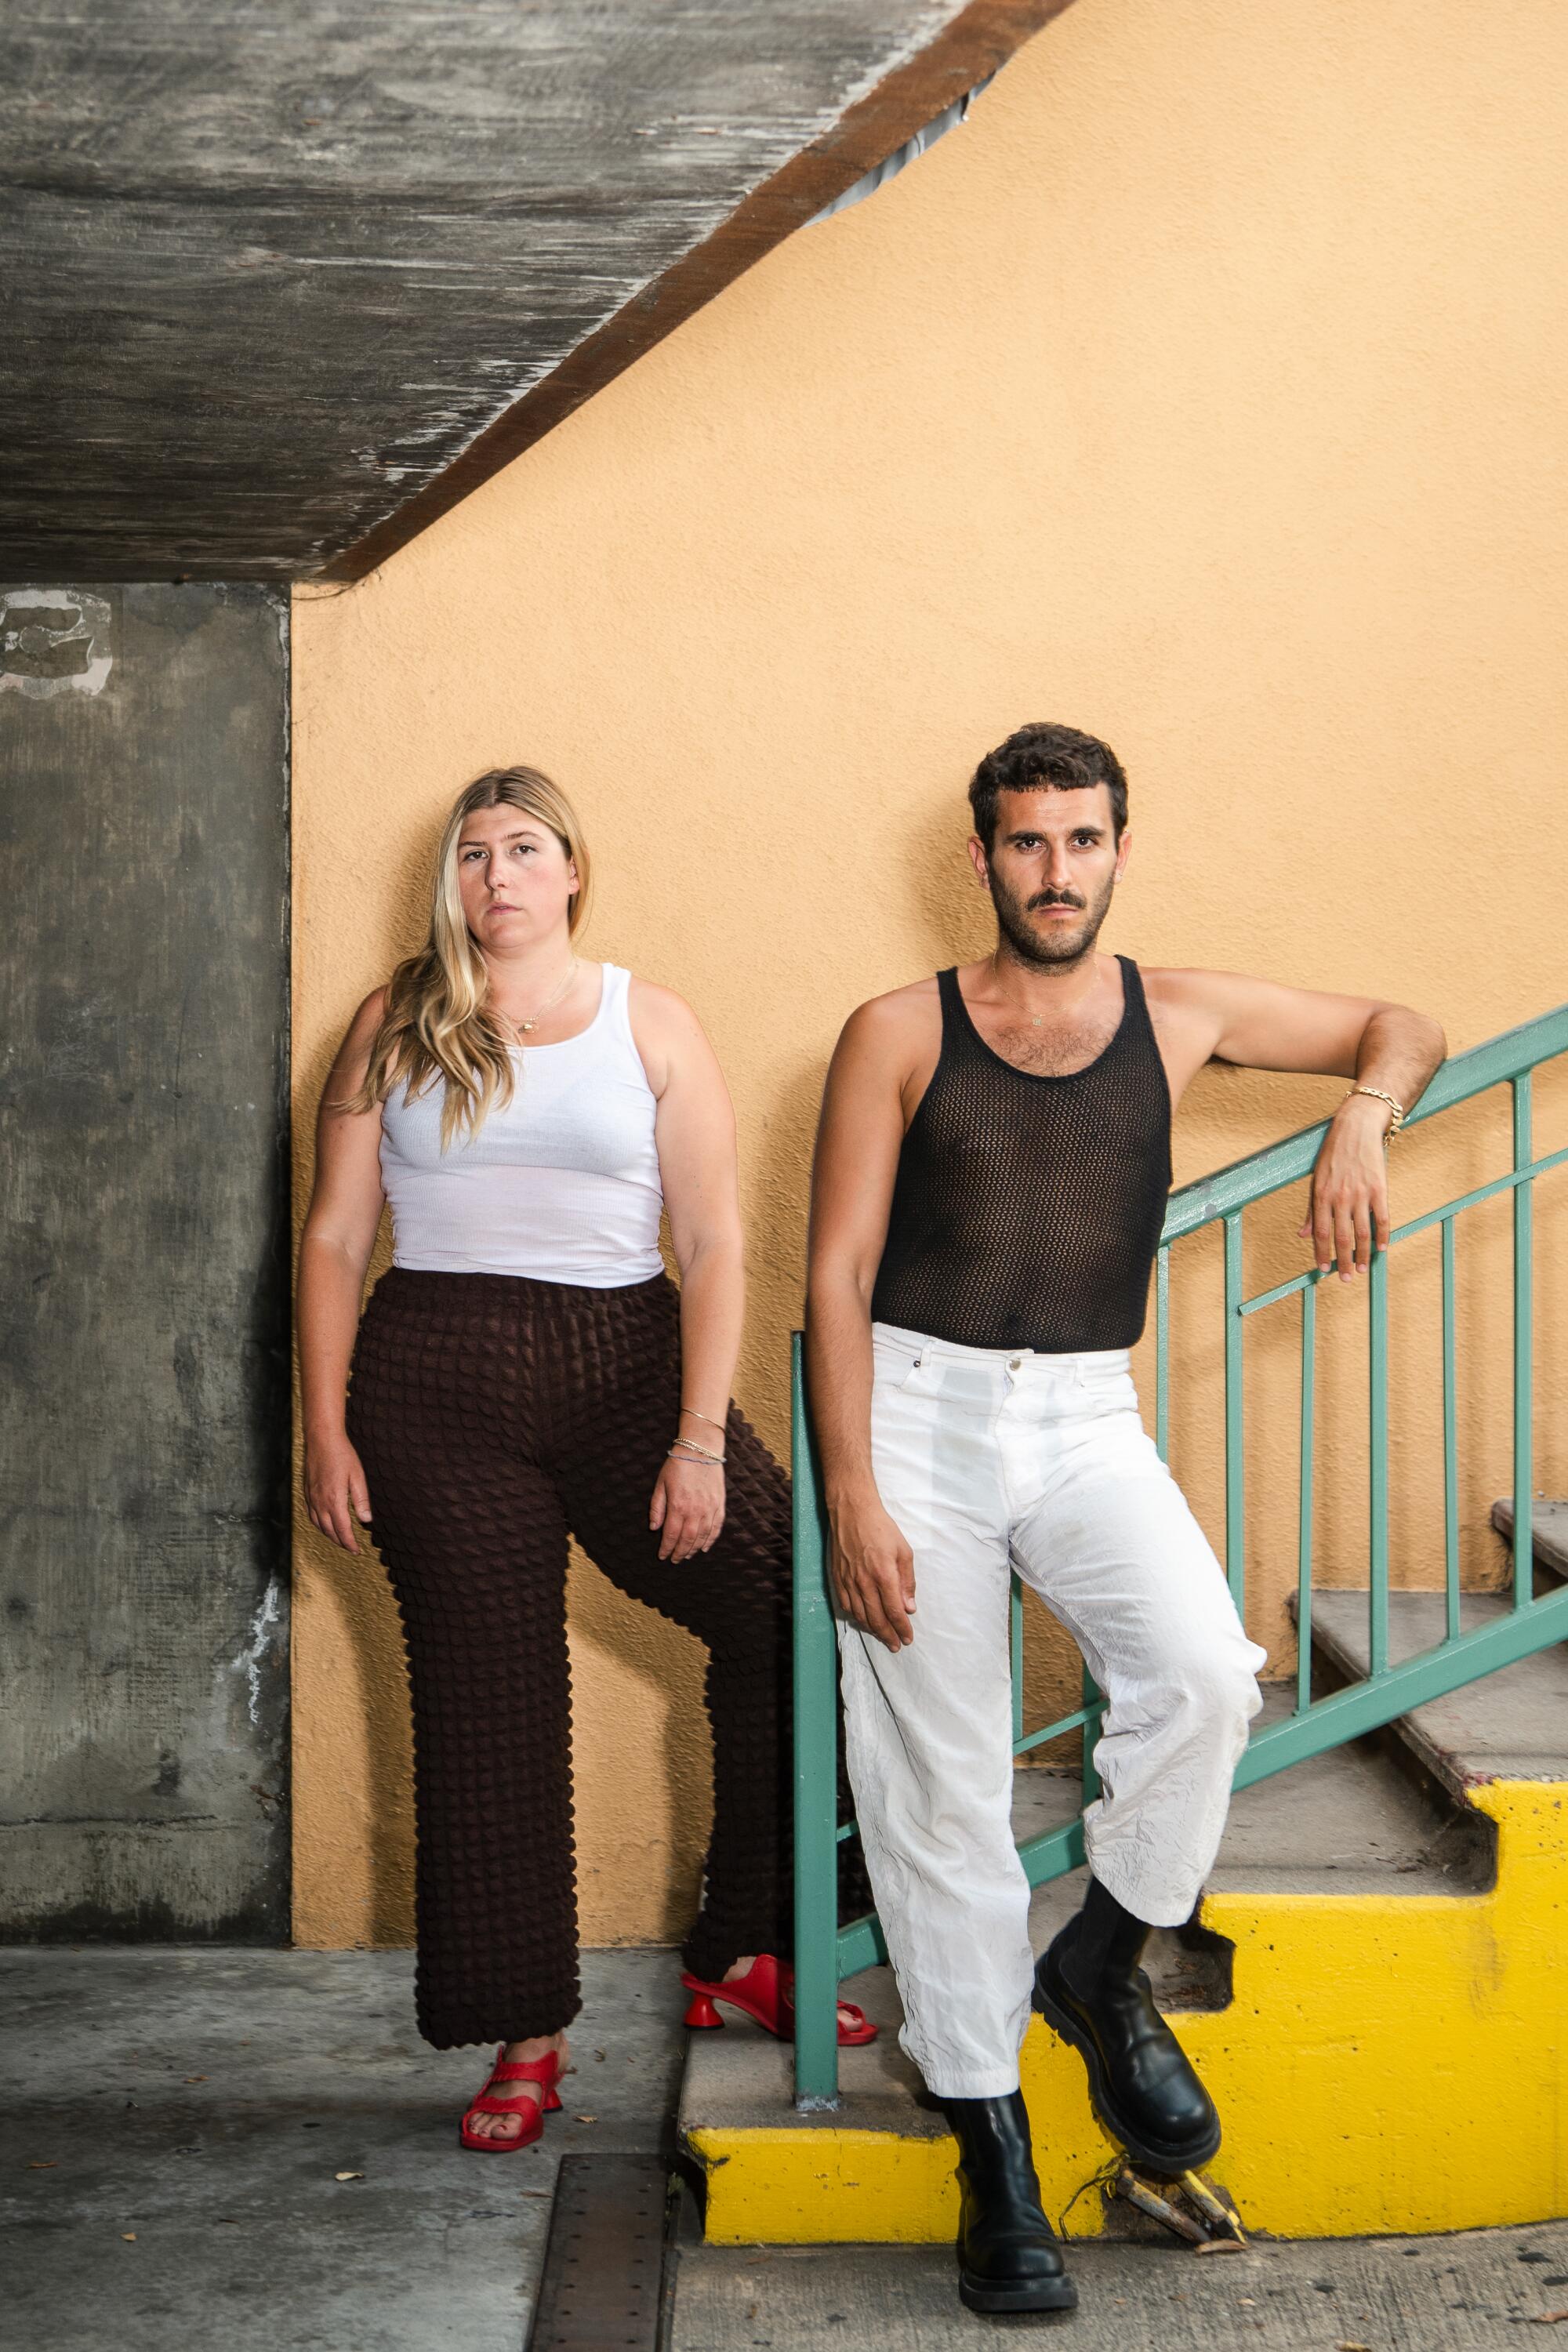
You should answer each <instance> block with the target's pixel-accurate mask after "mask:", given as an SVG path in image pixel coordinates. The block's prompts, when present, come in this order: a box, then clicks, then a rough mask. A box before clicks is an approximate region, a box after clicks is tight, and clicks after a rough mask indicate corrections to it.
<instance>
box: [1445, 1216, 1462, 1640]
mask: <svg viewBox="0 0 1568 2352" xmlns="http://www.w3.org/2000/svg"><path fill="white" fill-rule="evenodd" d="M1442 1234H1443V1595H1444V1599H1443V1612H1444V1630H1445V1631H1446V1633H1447V1637H1448V1639H1449V1641H1450V1642H1451V1641H1452V1640H1453V1639H1454V1636H1455V1635H1456V1633H1458V1630H1459V1416H1458V1364H1457V1360H1456V1352H1455V1347H1454V1220H1453V1218H1452V1217H1445V1218H1444V1220H1443V1224H1442Z"/></svg>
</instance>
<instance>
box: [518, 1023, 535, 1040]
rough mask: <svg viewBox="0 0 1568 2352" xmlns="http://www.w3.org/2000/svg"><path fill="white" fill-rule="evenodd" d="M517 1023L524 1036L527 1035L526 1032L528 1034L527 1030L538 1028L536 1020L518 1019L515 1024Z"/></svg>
mask: <svg viewBox="0 0 1568 2352" xmlns="http://www.w3.org/2000/svg"><path fill="white" fill-rule="evenodd" d="M517 1025H518V1027H519V1028H520V1029H521V1031H522V1034H523V1035H524V1036H525V1037H526V1036H527V1034H528V1033H529V1031H530V1030H531V1029H537V1028H538V1026H539V1024H538V1022H537V1021H520V1022H519V1023H518V1024H517Z"/></svg>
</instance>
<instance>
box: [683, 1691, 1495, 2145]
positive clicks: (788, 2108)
mask: <svg viewBox="0 0 1568 2352" xmlns="http://www.w3.org/2000/svg"><path fill="white" fill-rule="evenodd" d="M1292 1689H1293V1686H1291V1687H1287V1686H1286V1685H1280V1684H1276V1685H1268V1686H1266V1688H1265V1692H1264V1711H1263V1714H1262V1715H1261V1716H1260V1717H1258V1721H1259V1723H1260V1724H1264V1723H1268V1722H1270V1721H1276V1720H1278V1719H1279V1717H1281V1716H1285V1715H1288V1714H1289V1711H1290V1706H1291V1704H1292ZM1082 1801H1083V1792H1082V1787H1081V1783H1080V1781H1079V1776H1078V1774H1077V1772H1076V1771H1071V1772H1058V1771H1047V1770H1041V1769H1029V1770H1022V1771H1019V1772H1016V1773H1015V1775H1014V1780H1013V1827H1014V1833H1015V1835H1016V1837H1017V1838H1018V1839H1019V1840H1020V1841H1022V1840H1024V1839H1026V1838H1031V1837H1038V1836H1039V1835H1041V1834H1042V1832H1045V1831H1047V1830H1051V1829H1055V1828H1058V1826H1059V1825H1060V1824H1061V1823H1062V1822H1068V1821H1070V1820H1071V1819H1072V1818H1073V1816H1074V1815H1075V1814H1076V1813H1078V1812H1079V1811H1080V1809H1081V1806H1082ZM1470 1853H1471V1849H1469V1848H1468V1846H1467V1845H1466V1843H1465V1841H1463V1840H1462V1839H1458V1838H1457V1837H1456V1835H1455V1820H1454V1811H1453V1809H1452V1808H1451V1807H1450V1806H1449V1805H1448V1804H1447V1801H1441V1800H1440V1801H1436V1802H1434V1801H1430V1800H1429V1799H1426V1798H1424V1797H1423V1795H1422V1794H1421V1793H1420V1791H1419V1790H1416V1789H1415V1788H1414V1787H1413V1786H1412V1785H1411V1783H1410V1781H1409V1780H1407V1779H1406V1778H1405V1776H1404V1775H1403V1774H1401V1773H1400V1772H1399V1771H1397V1770H1396V1769H1394V1768H1393V1767H1392V1766H1391V1765H1390V1764H1389V1763H1388V1762H1387V1761H1386V1759H1384V1758H1383V1757H1381V1756H1380V1755H1378V1754H1377V1753H1376V1752H1375V1751H1374V1750H1373V1749H1372V1748H1370V1747H1369V1746H1368V1744H1367V1743H1364V1742H1363V1743H1357V1744H1354V1745H1352V1746H1349V1747H1345V1748H1334V1749H1331V1751H1330V1752H1329V1753H1328V1754H1327V1755H1325V1756H1320V1757H1315V1758H1313V1759H1311V1760H1310V1762H1307V1763H1305V1764H1300V1765H1297V1766H1295V1767H1294V1768H1293V1769H1291V1770H1290V1771H1289V1772H1287V1773H1279V1774H1276V1775H1275V1776H1274V1778H1273V1779H1272V1780H1262V1781H1259V1782H1258V1783H1257V1785H1256V1786H1254V1787H1253V1788H1250V1789H1244V1790H1242V1791H1241V1792H1240V1794H1239V1795H1238V1796H1237V1798H1236V1800H1235V1801H1234V1803H1233V1804H1232V1807H1231V1811H1230V1819H1229V1821H1228V1822H1227V1823H1226V1833H1225V1838H1224V1841H1223V1843H1222V1844H1221V1847H1220V1852H1219V1859H1218V1862H1217V1864H1215V1870H1214V1872H1213V1874H1212V1875H1211V1878H1210V1882H1209V1884H1210V1887H1211V1890H1212V1891H1214V1892H1215V1893H1219V1892H1223V1891H1227V1890H1242V1889H1250V1890H1253V1891H1256V1892H1258V1893H1268V1894H1273V1895H1313V1894H1333V1895H1394V1896H1402V1895H1405V1896H1417V1895H1447V1894H1452V1893H1454V1892H1455V1891H1456V1889H1457V1888H1459V1887H1464V1886H1468V1885H1469V1884H1471V1883H1472V1877H1473V1872H1472V1864H1471V1859H1470ZM1086 1876H1087V1874H1086V1873H1085V1872H1084V1871H1082V1870H1076V1871H1073V1872H1070V1873H1069V1874H1068V1876H1066V1877H1065V1878H1058V1879H1054V1880H1053V1881H1052V1882H1051V1883H1050V1884H1049V1885H1046V1886H1041V1887H1037V1889H1036V1890H1035V1895H1034V1897H1033V1900H1032V1902H1031V1904H1030V1906H1029V1933H1030V1937H1031V1940H1032V1941H1033V1944H1034V1947H1035V1949H1036V1951H1037V1952H1041V1951H1044V1949H1045V1948H1046V1946H1047V1944H1048V1943H1049V1941H1050V1939H1051V1937H1053V1936H1054V1935H1055V1934H1056V1932H1057V1930H1058V1927H1061V1926H1062V1925H1063V1924H1064V1923H1065V1921H1066V1920H1067V1919H1068V1917H1069V1916H1071V1914H1072V1913H1073V1912H1074V1911H1076V1910H1077V1909H1078V1907H1079V1905H1080V1904H1081V1903H1082V1901H1083V1893H1084V1882H1085V1878H1086ZM1229 1957H1230V1954H1229V1947H1228V1945H1226V1944H1224V1943H1223V1942H1222V1941H1221V1939H1219V1938H1218V1937H1209V1936H1207V1935H1205V1934H1204V1933H1203V1932H1202V1931H1199V1932H1198V1933H1197V1934H1195V1935H1184V1934H1179V1933H1174V1932H1172V1933H1165V1932H1160V1933H1156V1934H1155V1935H1153V1936H1152V1937H1151V1938H1150V1942H1149V1948H1148V1951H1147V1954H1146V1958H1145V1964H1146V1966H1147V1968H1148V1970H1149V1974H1150V1977H1151V1979H1152V1983H1153V1986H1154V1991H1155V1996H1156V1998H1157V2000H1159V2003H1160V2006H1161V2007H1162V2009H1163V2010H1166V2011H1172V2012H1175V2011H1184V2010H1214V2009H1219V2008H1223V2007H1224V2006H1225V2005H1226V2002H1227V2001H1228V2000H1229V1999H1230V1990H1231V1988H1230V1969H1229ZM843 1993H844V1998H845V1999H846V2000H853V2001H858V2003H859V2004H860V2006H861V2008H862V2009H863V2010H864V2011H866V2014H867V2016H868V2017H869V2018H871V2019H872V2020H873V2021H875V2023H877V2024H878V2025H879V2026H880V2027H881V2029H882V2030H881V2032H880V2034H879V2038H878V2039H877V2041H876V2042H872V2043H870V2044H868V2046H867V2047H865V2048H863V2049H859V2050H845V2051H842V2052H841V2053H840V2055H839V2088H840V2097H841V2102H842V2105H841V2113H842V2115H843V2116H844V2118H845V2119H846V2121H847V2122H850V2123H852V2125H853V2127H854V2128H855V2129H857V2130H862V2131H875V2132H896V2133H908V2134H910V2135H912V2136H914V2137H919V2138H931V2137H937V2138H940V2137H942V2134H943V2132H944V2131H945V2128H946V2127H945V2126H944V2124H943V2123H942V2117H941V2116H940V2115H939V2114H937V2113H936V2111H935V2110H934V2109H932V2108H931V2107H930V2106H929V2105H926V2104H925V2102H924V2093H923V2088H922V2085H921V2080H920V2076H919V2075H918V2074H917V2073H916V2071H915V2069H914V2067H913V2066H912V2065H911V2064H910V2062H909V2060H908V2059H907V2058H906V2057H905V2056H904V2055H903V2053H902V2052H901V2051H900V2048H899V2046H898V2032H899V2028H900V2025H901V2024H902V2022H903V2011H902V2008H901V2006H900V2000H899V1992H898V1987H897V1985H896V1983H895V1982H894V1979H893V1973H892V1970H891V1969H888V1968H876V1969H863V1970H862V1971H861V1972H860V1974H859V1975H858V1976H854V1977H850V1978H847V1979H846V1981H845V1983H844V1987H843ZM793 2063H794V2060H793V2053H792V2052H791V2051H789V2050H788V2049H786V2048H785V2047H784V2045H783V2044H782V2043H779V2042H774V2041H773V2040H771V2039H770V2037H769V2036H768V2035H767V2034H765V2033H764V2032H763V2031H762V2028H761V2027H760V2026H755V2025H752V2023H751V2022H750V2021H748V2020H746V2019H743V2018H742V2019H735V2020H734V2021H732V2022H731V2023H729V2024H727V2025H726V2027H725V2029H724V2031H723V2032H719V2033H713V2032H710V2033H697V2034H693V2035H692V2037H691V2048H690V2052H689V2056H688V2059H687V2065H686V2076H685V2082H684V2085H683V2090H682V2096H681V2122H682V2127H683V2128H685V2127H686V2126H688V2125H691V2126H707V2127H709V2128H719V2129H723V2130H735V2129H751V2128H761V2127H764V2126H765V2127H776V2126H781V2125H782V2126H784V2127H785V2128H788V2129H792V2130H810V2129H811V2127H812V2122H813V2119H812V2118H811V2117H810V2116H796V2115H795V2112H794V2107H793V2089H794V2077H793V2073H792V2068H793Z"/></svg>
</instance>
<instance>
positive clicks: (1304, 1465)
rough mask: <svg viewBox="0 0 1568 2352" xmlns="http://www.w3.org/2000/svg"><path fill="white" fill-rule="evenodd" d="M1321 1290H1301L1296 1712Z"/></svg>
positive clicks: (1306, 1649)
mask: <svg viewBox="0 0 1568 2352" xmlns="http://www.w3.org/2000/svg"><path fill="white" fill-rule="evenodd" d="M1317 1343H1318V1293H1317V1290H1316V1288H1315V1286H1313V1285H1312V1284H1311V1283H1309V1284H1308V1285H1307V1286H1306V1288H1305V1289H1304V1290H1303V1291H1302V1293H1301V1463H1300V1491H1299V1494H1298V1497H1297V1522H1296V1712H1297V1714H1298V1715H1302V1714H1304V1713H1305V1712H1306V1710H1307V1708H1308V1707H1310V1706H1311V1704H1312V1447H1313V1428H1314V1408H1315V1405H1316V1401H1317V1379H1316V1375H1317V1361H1318V1344H1317Z"/></svg>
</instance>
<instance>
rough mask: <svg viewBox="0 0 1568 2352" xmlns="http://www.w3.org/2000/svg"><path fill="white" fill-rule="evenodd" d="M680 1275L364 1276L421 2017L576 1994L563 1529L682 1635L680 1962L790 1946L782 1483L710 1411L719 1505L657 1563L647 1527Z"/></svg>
mask: <svg viewBox="0 0 1568 2352" xmlns="http://www.w3.org/2000/svg"><path fill="white" fill-rule="evenodd" d="M679 1403H680V1339H679V1293H678V1292H677V1291H676V1289H675V1288H674V1286H673V1285H672V1284H671V1283H669V1282H668V1280H667V1279H666V1278H665V1277H664V1276H662V1275H659V1276H656V1277H655V1279H654V1280H653V1281H651V1282H643V1283H637V1284H636V1285H634V1286H631V1287H629V1288H626V1289H623V1290H589V1289H585V1288H583V1287H580V1286H576V1285H573V1284H566V1283H554V1282H535V1281H532V1280H529V1279H526V1278H525V1277H523V1276H513V1275H498V1274H425V1273H416V1272H413V1271H411V1270H409V1269H407V1268H404V1267H395V1268H394V1269H393V1271H392V1272H391V1273H389V1274H385V1275H384V1276H382V1278H381V1280H380V1281H379V1282H378V1283H377V1285H376V1286H375V1289H374V1292H373V1293H372V1295H371V1298H370V1302H369V1304H368V1306H367V1307H366V1309H365V1313H364V1318H363V1321H362V1323H361V1325H360V1331H359V1338H358V1341H357V1344H356V1346H355V1349H354V1360H353V1375H352V1379H351V1383H350V1391H349V1434H350V1437H351V1438H352V1440H353V1444H354V1445H355V1447H356V1448H357V1449H358V1452H359V1454H360V1457H361V1459H362V1461H363V1464H364V1469H365V1476H366V1479H367V1481H368V1483H369V1486H370V1498H371V1509H372V1511H373V1512H374V1527H373V1529H372V1533H373V1535H374V1541H375V1545H376V1548H377V1549H378V1550H379V1551H380V1553H381V1557H382V1559H383V1561H384V1564H385V1567H386V1570H387V1573H388V1575H389V1577H390V1578H391V1580H392V1585H393V1589H394V1591H395V1593H396V1596H397V1602H398V1607H399V1609H400V1611H401V1612H402V1618H403V1629H404V1635H405V1641H406V1643H407V1648H408V1666H409V1679H410V1683H411V1685H412V1691H413V1700H414V1738H415V1803H416V1827H417V1836H418V1848H417V1855H416V1933H417V1937H418V1969H417V1975H416V2006H417V2011H418V2021H419V2030H420V2032H421V2033H422V2034H423V2035H424V2036H425V2038H426V2041H427V2042H434V2043H435V2045H436V2047H437V2049H442V2050H446V2049H452V2048H455V2047H457V2046H458V2045H459V2044H462V2043H465V2042H498V2041H503V2040H521V2039H522V2038H523V2037H524V2036H526V2035H530V2034H536V2033H553V2032H556V2031H557V2030H558V2029H559V2028H561V2027H563V2026H564V2025H566V2024H568V2023H569V2022H570V2021H571V2020H572V2019H573V2018H574V2016H575V2015H576V2012H577V2009H578V2005H579V1998H580V1995H579V1986H578V1975H577V1922H576V1899H575V1871H574V1847H573V1835H572V1769H571V1727H570V1708H571V1701H570V1691H569V1687H568V1675H567V1664H566V1599H565V1595H566V1539H567V1536H568V1534H569V1533H570V1534H571V1535H573V1536H574V1537H575V1538H576V1539H577V1541H578V1542H579V1543H580V1544H581V1545H582V1547H583V1549H584V1551H585V1552H586V1553H587V1555H588V1557H589V1559H592V1560H593V1561H594V1562H595V1564H596V1565H597V1566H598V1567H599V1568H600V1569H602V1570H603V1571H604V1573H605V1575H606V1576H608V1577H609V1578H610V1579H611V1580H613V1581H614V1582H615V1583H616V1584H618V1585H619V1586H620V1588H621V1590H622V1591H624V1592H629V1593H631V1594H632V1595H633V1596H634V1597H635V1598H636V1599H637V1600H638V1601H647V1604H648V1606H649V1607H650V1608H653V1609H657V1610H658V1612H660V1614H661V1615H663V1616H666V1617H669V1618H672V1619H673V1620H674V1621H675V1622H676V1623H677V1624H678V1625H684V1626H685V1627H687V1629H688V1630H689V1632H690V1633H695V1634H696V1635H697V1636H698V1637H699V1639H700V1641H702V1642H704V1643H706V1644H707V1646H708V1652H709V1665H708V1675H707V1685H706V1689H707V1703H708V1711H709V1715H710V1718H711V1721H712V1726H713V1762H714V1783H715V1789H714V1813H713V1835H712V1843H711V1844H710V1848H709V1853H708V1865H707V1885H706V1893H705V1899H704V1903H703V1907H702V1912H701V1916H700V1918H699V1919H698V1921H697V1924H696V1926H695V1927H694V1928H693V1930H692V1933H691V1936H690V1937H689V1941H688V1943H687V1944H686V1946H685V1948H684V1953H683V1957H684V1958H685V1961H686V1964H687V1966H688V1967H689V1969H692V1970H693V1971H694V1972H695V1973H696V1974H698V1975H700V1976H703V1977H708V1978H713V1977H718V1976H721V1975H722V1974H723V1971H724V1970H725V1969H726V1968H728V1967H729V1966H730V1964H731V1961H733V1960H735V1959H737V1958H740V1957H741V1955H742V1953H745V1952H756V1951H773V1952H784V1953H787V1951H788V1949H789V1943H788V1937H789V1916H790V1902H789V1888H788V1885H787V1878H788V1871H789V1843H790V1840H789V1801H790V1792H789V1742H788V1729H789V1721H788V1717H789V1638H790V1628H789V1572H790V1504H789V1486H788V1482H787V1480H786V1478H785V1476H784V1472H783V1471H782V1470H781V1469H780V1468H779V1465H777V1463H776V1462H774V1460H773V1456H772V1455H771V1454H769V1453H768V1451H767V1449H766V1448H765V1447H764V1446H763V1444H762V1442H761V1440H760V1439H759V1438H758V1437H757V1435H756V1434H755V1433H754V1432H753V1431H752V1429H751V1427H750V1426H749V1425H748V1423H746V1422H745V1421H743V1420H742V1417H741V1415H740V1414H739V1413H738V1412H736V1411H735V1409H734V1407H733V1406H731V1408H730V1415H729V1423H728V1429H727V1436H726V1451H727V1453H728V1456H729V1462H728V1467H727V1471H726V1495H727V1510H726V1516H725V1520H724V1527H723V1530H722V1532H721V1535H720V1537H719V1538H718V1541H717V1542H716V1543H715V1544H714V1546H713V1549H712V1550H711V1551H708V1552H700V1553H698V1554H697V1555H696V1556H695V1557H694V1558H693V1559H689V1560H688V1561H687V1562H686V1563H685V1564H684V1565H683V1566H680V1567H677V1566H676V1565H675V1564H674V1563H673V1562H671V1561H668V1560H660V1559H659V1557H658V1544H659V1538H658V1535H657V1534H655V1533H654V1532H653V1531H652V1530H650V1528H649V1527H648V1524H647V1513H648V1504H649V1501H650V1499H651V1497H652V1494H653V1488H654V1482H655V1480H656V1478H657V1477H658V1473H659V1470H660V1468H661V1467H662V1465H663V1463H664V1460H665V1454H666V1449H667V1447H668V1444H669V1442H670V1439H671V1437H672V1436H673V1435H674V1433H675V1429H676V1415H677V1412H678V1409H679Z"/></svg>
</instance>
